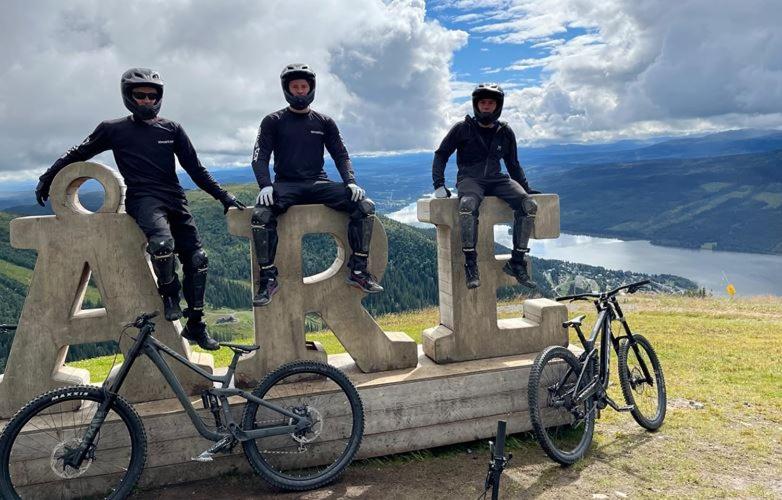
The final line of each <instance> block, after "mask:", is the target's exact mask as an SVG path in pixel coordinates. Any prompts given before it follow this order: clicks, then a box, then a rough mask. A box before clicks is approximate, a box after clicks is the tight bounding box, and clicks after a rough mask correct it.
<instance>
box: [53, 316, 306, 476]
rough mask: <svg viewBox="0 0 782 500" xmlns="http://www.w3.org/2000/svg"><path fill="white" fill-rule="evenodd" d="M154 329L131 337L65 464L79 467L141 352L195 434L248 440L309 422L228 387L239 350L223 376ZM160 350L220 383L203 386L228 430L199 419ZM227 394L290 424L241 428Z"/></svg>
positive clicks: (290, 430) (144, 329)
mask: <svg viewBox="0 0 782 500" xmlns="http://www.w3.org/2000/svg"><path fill="white" fill-rule="evenodd" d="M154 330H155V328H154V324H152V323H148V324H146V325H144V326H143V327H142V328H141V330H140V332H139V335H138V337H136V338H135V339H134V340H135V342H134V344H133V346H132V347H131V348H130V351H129V352H128V355H127V357H126V359H125V361H124V363H122V366H121V368H120V370H119V372H118V373H117V375H116V377H114V379H113V380H109V379H107V380H106V381H105V382H104V383H103V388H104V390H105V391H106V393H107V395H108V397H107V398H106V399H105V400H104V401H103V402H102V403H101V405H100V407H99V408H98V410H97V411H96V413H95V415H94V416H93V418H92V421H91V422H90V425H89V427H88V429H87V432H85V434H84V438H83V439H82V443H81V445H80V450H79V453H78V454H77V455H78V459H77V460H74V461H73V464H70V463H69V464H68V465H72V466H73V467H75V468H79V467H80V466H81V463H82V462H83V461H84V459H85V458H86V456H87V453H88V450H89V448H90V447H91V446H92V443H93V441H94V440H95V437H96V436H97V434H98V430H99V429H100V427H101V425H103V421H104V420H105V419H106V415H108V412H109V408H111V405H112V403H113V402H114V400H115V398H116V397H117V394H118V393H119V390H120V388H121V387H122V383H123V382H124V381H125V377H127V375H128V373H129V372H130V369H131V368H132V367H133V363H134V362H135V360H136V359H137V358H138V357H139V356H140V355H142V354H144V355H146V356H147V357H148V358H149V359H150V360H151V361H152V363H154V365H155V366H156V367H157V368H158V370H160V373H161V374H162V375H163V378H164V379H165V380H166V382H167V383H168V385H169V386H170V387H171V389H172V390H173V391H174V394H176V397H177V399H178V400H179V402H180V404H181V405H182V408H183V409H184V410H185V413H187V415H188V417H190V421H191V422H192V423H193V426H195V428H196V429H197V430H198V433H199V434H201V436H203V437H204V438H206V439H208V440H210V441H220V440H221V439H224V438H227V437H229V436H233V437H234V438H235V439H237V440H238V441H248V440H250V439H258V438H263V437H268V436H276V435H282V434H291V433H294V432H296V431H299V430H302V429H305V428H307V427H308V426H310V425H312V422H311V421H310V419H309V418H307V417H305V416H302V415H297V414H295V413H293V412H290V411H288V410H286V409H284V408H281V407H279V406H277V405H275V404H272V403H270V402H268V401H264V400H263V399H261V398H259V397H256V396H254V395H252V394H250V393H248V392H246V391H243V390H241V389H236V388H232V387H228V385H229V384H230V382H231V380H232V379H233V376H234V372H235V371H236V365H237V363H238V361H239V357H240V356H241V353H240V352H235V353H234V357H233V360H232V361H231V364H230V365H229V367H228V371H227V373H226V374H225V375H224V376H217V375H212V374H209V373H207V372H206V371H204V370H202V369H201V368H199V367H198V366H196V365H195V364H193V363H191V362H190V360H188V359H187V358H185V357H184V356H182V355H180V354H179V353H177V352H176V351H174V350H173V349H171V348H170V347H168V346H166V345H165V344H162V343H161V342H160V341H158V340H157V339H156V338H155V337H153V336H152V333H153V332H154ZM161 352H162V353H165V354H167V355H168V356H170V357H172V358H173V359H175V360H176V361H178V362H180V363H181V364H183V365H185V366H186V367H188V368H189V369H191V370H192V371H194V372H196V373H197V374H198V375H200V376H201V377H203V378H205V379H207V380H209V381H211V382H217V383H220V384H221V385H222V387H219V388H210V389H207V390H206V391H205V392H209V393H210V394H214V395H215V396H216V397H217V398H218V399H219V400H220V408H221V410H222V416H223V418H224V421H225V423H226V424H227V430H228V432H225V433H220V432H213V431H211V430H210V429H209V428H207V426H206V424H205V423H204V421H203V419H202V418H201V417H199V416H198V413H197V412H196V410H195V408H194V407H193V405H192V403H191V402H190V398H189V397H188V395H187V393H186V392H185V390H184V388H183V387H182V384H181V383H180V382H179V379H177V377H176V375H175V374H174V372H173V371H172V370H171V368H170V367H169V366H168V363H167V362H166V360H165V359H164V358H163V356H162V355H161ZM229 396H240V397H242V398H244V399H246V400H248V401H252V402H253V403H256V404H259V405H261V406H264V407H266V408H269V409H270V410H272V411H275V412H277V413H279V414H281V415H285V416H286V417H288V418H289V419H290V420H289V422H290V423H289V424H288V425H276V426H269V427H264V428H261V429H253V430H249V431H245V430H243V429H242V428H241V427H240V426H239V425H238V424H237V423H236V421H235V420H234V418H233V415H231V411H230V404H229V402H228V397H229Z"/></svg>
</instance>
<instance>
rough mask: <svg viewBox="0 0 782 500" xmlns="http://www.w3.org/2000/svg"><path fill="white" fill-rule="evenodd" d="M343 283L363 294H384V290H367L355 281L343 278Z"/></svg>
mask: <svg viewBox="0 0 782 500" xmlns="http://www.w3.org/2000/svg"><path fill="white" fill-rule="evenodd" d="M345 283H347V284H348V285H350V286H352V287H353V288H358V289H359V290H361V291H362V292H364V293H369V294H375V293H383V292H385V289H382V290H367V289H366V288H364V287H363V286H361V285H359V284H358V283H356V282H355V281H352V280H351V279H350V278H345Z"/></svg>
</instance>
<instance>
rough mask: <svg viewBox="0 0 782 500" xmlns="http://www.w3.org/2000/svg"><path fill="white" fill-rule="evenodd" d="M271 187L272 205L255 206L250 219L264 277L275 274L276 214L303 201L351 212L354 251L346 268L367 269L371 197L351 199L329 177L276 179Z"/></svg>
mask: <svg viewBox="0 0 782 500" xmlns="http://www.w3.org/2000/svg"><path fill="white" fill-rule="evenodd" d="M273 187H274V192H273V197H274V204H273V205H272V206H271V207H266V206H263V205H260V204H258V205H256V206H255V209H254V210H253V219H252V221H253V238H254V239H255V251H256V258H257V260H258V263H259V265H260V266H261V272H262V274H263V275H264V276H276V268H275V267H274V257H275V254H276V251H277V216H278V215H281V214H283V213H285V212H286V211H287V210H288V209H289V208H290V207H292V206H294V205H305V204H323V205H326V206H327V207H329V208H333V209H334V210H337V211H340V212H347V213H349V214H350V222H349V223H348V242H349V244H350V248H351V250H352V251H353V253H352V255H351V256H350V260H349V262H348V267H349V268H350V269H353V270H355V271H363V270H366V266H367V257H368V255H369V244H370V241H371V238H372V226H373V223H374V217H373V215H374V213H375V204H374V203H373V202H372V200H370V199H369V198H364V199H363V200H361V201H352V200H351V192H350V189H348V188H347V187H346V186H345V185H344V184H342V183H340V182H333V181H329V180H318V181H297V182H285V181H282V182H275V183H274V184H273Z"/></svg>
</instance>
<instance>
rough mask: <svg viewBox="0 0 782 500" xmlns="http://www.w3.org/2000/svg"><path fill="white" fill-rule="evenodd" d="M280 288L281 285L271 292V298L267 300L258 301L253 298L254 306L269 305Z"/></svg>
mask: <svg viewBox="0 0 782 500" xmlns="http://www.w3.org/2000/svg"><path fill="white" fill-rule="evenodd" d="M279 289H280V287H279V286H278V287H277V288H275V289H274V291H273V292H272V293H271V294H269V300H268V301H266V302H258V301H257V300H253V307H263V306H268V305H269V304H271V302H272V297H274V294H275V293H277V290H279Z"/></svg>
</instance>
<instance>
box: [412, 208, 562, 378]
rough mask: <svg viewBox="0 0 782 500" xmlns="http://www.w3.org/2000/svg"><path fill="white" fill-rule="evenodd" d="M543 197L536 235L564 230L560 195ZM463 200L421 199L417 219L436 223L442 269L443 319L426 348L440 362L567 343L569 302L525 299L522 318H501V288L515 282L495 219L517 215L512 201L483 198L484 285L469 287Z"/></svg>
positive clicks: (480, 244) (554, 234) (431, 332)
mask: <svg viewBox="0 0 782 500" xmlns="http://www.w3.org/2000/svg"><path fill="white" fill-rule="evenodd" d="M533 196H534V198H535V201H536V202H537V203H538V207H539V208H538V213H537V217H536V218H535V228H534V230H533V232H532V237H533V238H536V239H543V238H557V237H558V236H559V197H558V196H557V195H552V194H542V195H533ZM457 211H458V200H457V199H456V198H455V197H454V198H449V199H433V198H432V199H425V200H419V201H418V220H420V221H422V222H431V223H432V224H434V225H435V226H437V271H438V279H439V289H440V325H439V326H437V327H435V328H430V329H427V330H426V331H424V353H426V355H427V356H429V357H430V358H431V359H433V360H434V361H435V362H437V363H452V362H455V361H467V360H472V359H483V358H493V357H497V356H510V355H513V354H524V353H530V352H536V351H540V350H541V349H543V348H545V347H546V346H549V345H553V344H559V345H567V333H566V332H565V330H564V329H563V328H562V322H563V321H565V320H566V319H567V318H566V316H567V308H566V307H565V306H564V305H562V304H559V303H557V302H554V301H552V300H548V299H533V300H527V301H525V302H524V306H523V307H524V315H523V317H521V318H512V319H502V320H498V319H497V288H498V287H501V286H505V285H512V284H515V283H516V282H515V280H514V279H513V278H511V277H510V276H508V275H506V274H505V273H503V272H502V269H501V268H502V265H503V264H504V262H505V260H506V259H509V258H510V255H504V256H498V257H495V255H494V225H495V224H501V223H503V222H509V221H512V220H513V212H512V211H511V209H510V207H509V206H508V205H507V204H506V203H503V202H502V201H501V200H499V199H498V198H495V197H493V196H490V197H487V198H485V199H484V200H483V203H482V204H481V215H480V223H479V225H478V268H479V270H480V273H481V283H482V285H481V286H480V287H479V288H476V289H473V290H468V289H467V287H466V286H465V281H464V256H463V255H462V249H461V248H462V245H461V235H460V232H459V224H458V214H457Z"/></svg>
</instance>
